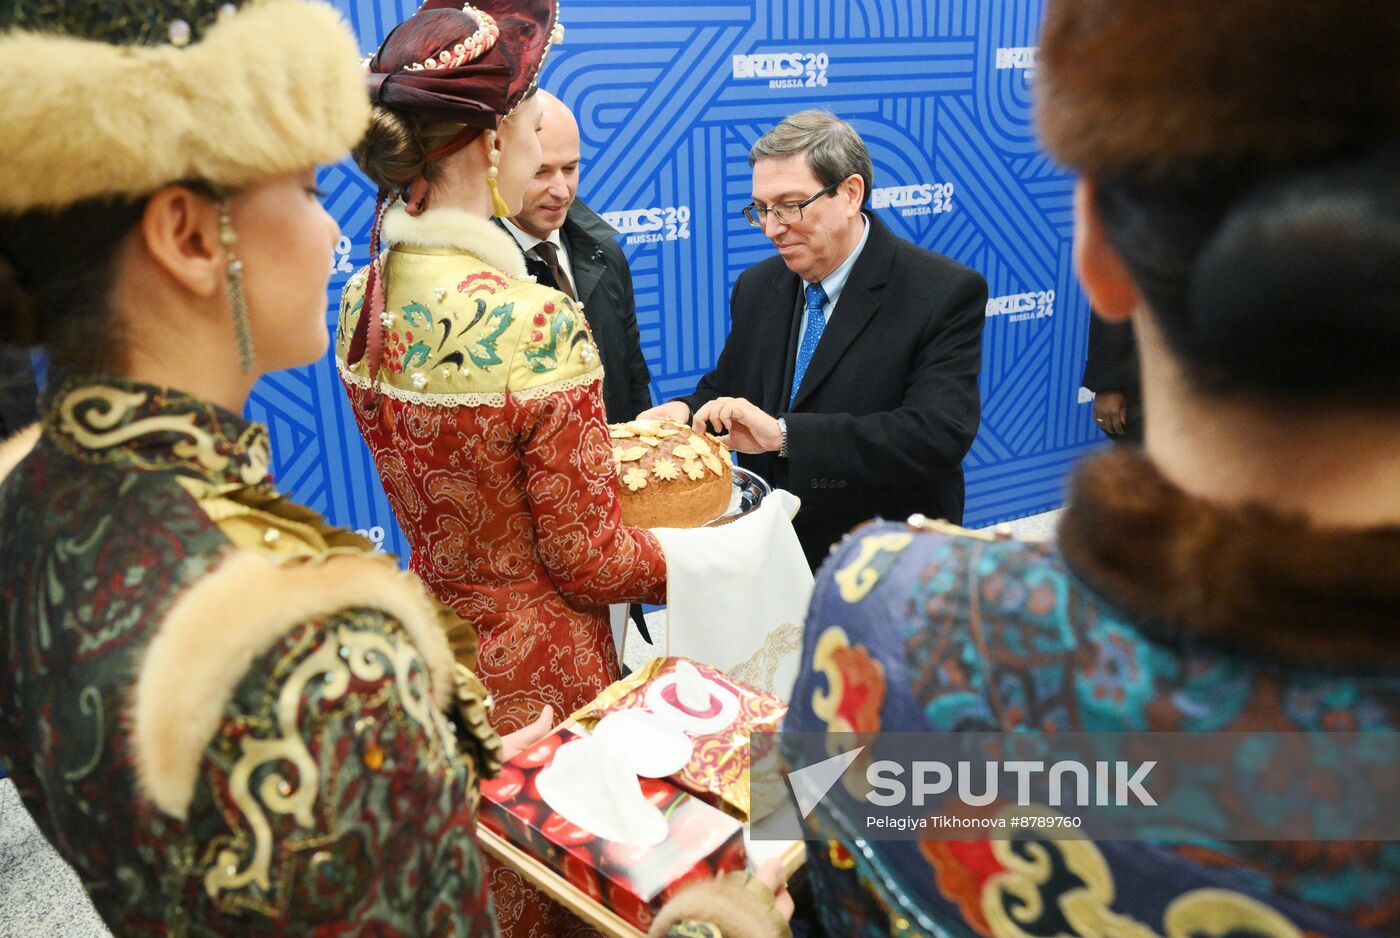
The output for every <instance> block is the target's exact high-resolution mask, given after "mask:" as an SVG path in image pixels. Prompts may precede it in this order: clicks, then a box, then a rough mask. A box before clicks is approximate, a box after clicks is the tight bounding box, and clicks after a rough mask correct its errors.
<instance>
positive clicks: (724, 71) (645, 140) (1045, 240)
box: [249, 0, 1101, 556]
mask: <svg viewBox="0 0 1400 938" xmlns="http://www.w3.org/2000/svg"><path fill="white" fill-rule="evenodd" d="M336 2H337V5H338V6H339V7H340V8H341V9H342V10H344V12H345V13H346V15H347V16H348V17H349V19H350V22H351V23H352V24H353V25H354V27H355V29H356V30H357V31H358V33H359V36H360V39H361V44H362V46H363V48H364V50H365V51H366V52H369V51H372V50H373V49H374V48H375V47H376V46H377V45H378V44H379V41H380V39H381V38H382V37H383V36H384V34H385V33H386V32H387V31H388V29H390V28H391V27H392V26H393V25H394V24H395V23H397V22H398V21H399V20H400V19H402V18H404V17H406V16H408V15H409V14H410V13H412V11H413V10H414V9H415V8H416V3H415V2H412V0H336ZM1042 2H1043V0H933V2H927V0H820V2H819V0H733V2H724V3H690V2H680V0H565V3H564V4H563V6H562V8H561V17H560V18H561V21H562V22H563V23H564V24H565V26H566V29H567V35H566V39H565V42H564V44H563V45H561V46H558V47H556V49H555V51H554V52H553V53H552V55H551V58H550V61H549V63H548V64H547V65H546V67H545V71H544V75H543V79H542V82H541V83H542V85H543V86H544V87H546V88H548V89H549V90H551V91H553V92H554V93H555V94H557V95H558V96H559V97H560V98H562V99H563V100H564V101H565V102H566V103H568V104H569V105H570V106H571V107H573V109H574V110H575V112H576V113H577V115H578V117H579V123H580V126H581V128H582V133H583V160H584V164H583V170H582V184H581V186H580V196H581V197H582V198H584V199H585V201H587V202H588V203H589V204H590V205H591V206H592V207H593V208H595V209H596V210H598V211H599V212H602V213H603V214H604V215H606V216H608V217H609V218H610V220H612V221H613V222H614V223H615V224H616V225H617V227H619V228H620V229H621V230H622V231H623V235H622V241H623V247H624V251H625V252H626V254H627V257H628V259H629V260H630V262H631V264H632V272H633V276H634V278H635V284H636V293H637V315H638V320H639V321H640V324H641V332H642V346H643V349H644V351H645V352H646V356H647V360H648V362H649V363H650V365H651V369H652V376H653V386H652V393H653V396H654V397H655V398H656V399H657V400H664V399H665V398H667V397H669V396H672V395H675V394H679V393H682V392H688V391H690V390H691V389H692V388H693V387H694V386H695V383H696V381H697V379H698V378H699V377H700V376H701V375H702V374H704V373H705V372H706V371H707V370H708V369H709V368H710V367H711V365H712V364H713V362H714V360H715V358H716V356H717V355H718V353H719V350H720V348H721V346H722V345H723V342H724V338H725V335H726V334H727V332H728V310H727V304H728V297H729V291H730V288H731V286H732V285H733V282H734V280H735V278H736V277H737V276H738V275H739V273H740V272H741V271H742V270H744V269H745V268H746V267H748V266H749V265H751V264H753V263H754V262H756V261H758V260H760V259H762V258H764V257H767V256H768V255H769V254H770V252H771V251H772V248H771V246H770V245H769V243H768V242H767V240H766V239H765V238H764V237H763V236H762V234H761V233H760V232H759V231H757V230H756V229H753V228H750V227H749V226H748V225H747V224H746V223H745V222H744V220H743V218H742V217H741V216H740V209H741V208H742V207H743V206H744V205H745V204H747V202H748V201H749V170H748V163H747V154H748V149H749V146H750V145H751V144H752V143H753V142H754V141H755V140H756V139H758V137H759V136H760V135H761V134H763V133H764V132H765V131H766V130H768V129H770V128H771V127H772V126H773V125H774V124H775V123H777V122H778V121H779V120H780V119H781V118H782V117H783V116H784V115H786V114H789V113H791V112H793V111H797V110H801V109H803V108H809V107H821V108H828V109H830V110H832V111H834V112H835V113H836V114H838V115H840V116H841V117H844V118H846V119H847V120H850V121H851V122H852V123H853V124H854V125H855V126H856V128H857V129H858V130H859V131H860V133H861V135H862V136H863V137H864V138H865V141H866V143H867V144H868V145H869V147H870V151H871V155H872V157H873V158H874V162H875V182H874V187H873V192H872V199H873V204H874V206H875V207H876V210H877V211H878V212H879V214H880V217H881V218H882V220H884V221H885V222H886V223H887V224H888V225H889V226H890V227H891V228H892V229H893V230H894V231H895V233H896V234H898V235H900V236H901V237H904V238H908V239H909V240H911V241H913V242H915V243H917V244H920V245H923V246H924V247H927V248H930V249H932V250H935V251H940V252H942V253H944V254H947V255H949V256H951V257H953V258H956V259H957V260H959V261H962V262H963V263H965V264H967V265H969V266H971V267H973V268H975V269H977V270H979V271H981V272H982V273H983V274H984V275H985V276H986V278H987V282H988V285H989V286H990V290H991V297H992V299H991V301H990V302H989V303H988V308H987V316H988V319H987V326H986V332H985V338H984V346H983V347H984V351H983V365H982V377H981V389H982V425H981V428H980V430H979V431H978V435H977V441H976V443H975V444H974V445H973V447H972V451H971V453H970V454H969V456H968V458H967V462H966V466H967V478H968V501H967V515H966V518H965V523H967V524H968V525H972V526H976V525H984V524H990V523H992V522H995V521H1001V520H1007V519H1010V518H1016V517H1020V516H1023V515H1027V514H1031V513H1034V512H1038V511H1044V510H1046V509H1050V508H1054V507H1058V505H1059V504H1060V502H1061V491H1062V486H1063V480H1064V476H1065V473H1066V471H1067V470H1068V468H1069V467H1070V465H1071V463H1072V462H1073V461H1074V460H1075V459H1076V458H1078V456H1080V455H1081V454H1082V451H1083V450H1084V449H1085V448H1086V447H1088V446H1090V445H1092V444H1094V443H1097V442H1098V441H1099V440H1100V439H1101V438H1100V437H1099V434H1098V431H1097V430H1096V429H1095V428H1094V426H1093V421H1092V417H1091V414H1090V407H1089V405H1088V403H1087V400H1088V398H1087V395H1086V394H1084V393H1083V392H1081V390H1080V377H1081V372H1082V369H1083V361H1084V352H1085V348H1086V344H1087V337H1088V307H1087V304H1086V301H1085V299H1084V297H1083V295H1082V294H1081V292H1080V289H1079V287H1078V285H1077V284H1076V283H1075V280H1074V276H1073V273H1072V270H1071V262H1070V247H1071V236H1072V230H1071V229H1072V222H1071V212H1070V191H1071V187H1072V179H1071V178H1070V177H1069V176H1067V175H1066V174H1065V173H1064V172H1063V171H1061V170H1060V169H1059V168H1057V167H1056V166H1054V165H1053V164H1052V163H1051V162H1050V161H1049V160H1048V159H1047V158H1046V156H1045V155H1044V154H1043V153H1041V152H1040V150H1039V149H1038V148H1037V146H1036V144H1035V140H1034V136H1033V132H1032V123H1031V88H1032V84H1033V82H1034V70H1035V49H1034V43H1035V37H1036V32H1037V29H1038V26H1039V22H1040V15H1041V6H1042ZM321 183H322V188H324V189H325V190H326V191H327V192H328V193H329V195H328V198H327V205H328V207H329V209H330V210H331V212H332V213H333V214H334V215H335V216H336V218H337V219H338V220H339V221H340V224H341V228H342V230H343V233H344V237H343V238H342V239H341V244H340V250H339V251H338V252H337V257H336V262H335V270H334V275H333V277H332V279H331V285H330V297H329V298H328V299H329V303H328V311H327V316H328V319H329V320H330V321H332V322H333V321H334V317H335V312H336V307H337V300H338V297H339V293H340V288H341V287H342V286H343V284H344V282H345V279H346V277H347V276H348V275H349V274H350V273H351V272H353V270H354V269H356V268H357V267H359V266H361V265H363V264H364V263H366V261H367V258H368V228H369V221H370V214H371V209H372V203H373V201H374V193H373V191H372V188H371V186H370V185H369V184H368V182H367V181H366V180H365V179H364V177H363V176H361V175H360V173H359V171H358V170H357V169H355V168H354V167H353V165H351V164H349V163H346V164H344V165H340V166H335V167H330V168H328V169H326V170H325V171H323V173H322V174H321ZM249 414H250V416H252V417H253V418H254V419H257V420H261V421H264V422H266V423H267V424H268V425H269V426H270V427H271V429H272V434H273V453H274V458H275V471H276V474H277V478H278V480H279V483H280V485H281V486H282V488H283V489H284V490H285V491H288V492H290V493H291V494H292V495H294V497H296V498H297V499H298V500H299V501H302V502H304V503H305V504H308V505H311V506H313V507H315V508H317V509H319V510H320V511H322V512H324V513H325V514H326V515H327V516H328V517H329V518H330V519H331V521H333V522H335V523H338V524H341V525H345V526H348V527H351V528H356V529H360V530H363V531H366V532H368V533H369V534H370V535H371V537H372V538H374V539H375V540H379V541H382V543H383V546H384V548H385V549H386V550H391V551H394V552H397V553H399V554H400V555H401V556H402V555H406V553H407V544H406V543H405V542H404V540H403V536H402V534H401V533H400V532H399V530H398V528H397V526H396V525H395V524H394V520H393V515H392V512H391V511H390V509H389V505H388V502H387V500H386V499H385V497H384V493H383V491H382V489H381V488H380V485H379V480H378V477H377V476H376V474H375V472H374V466H373V463H372V462H371V460H370V458H369V454H368V452H367V450H366V449H365V447H364V444H363V443H362V442H361V440H360V437H359V434H358V432H357V431H356V428H355V424H354V421H353V419H352V417H351V415H350V413H349V412H348V409H347V406H346V402H345V395H344V392H343V390H342V389H341V386H340V382H339V380H338V379H337V377H336V374H335V368H334V365H333V363H332V362H331V360H330V358H329V356H328V357H327V359H326V360H324V361H322V362H320V363H318V364H317V365H315V366H312V367H310V368H305V369H301V370H298V371H294V372H284V373H280V374H278V375H275V376H272V377H269V378H267V379H266V380H264V381H262V382H261V383H260V384H259V385H258V387H257V389H256V391H255V393H254V396H253V399H252V400H251V402H250V404H249Z"/></svg>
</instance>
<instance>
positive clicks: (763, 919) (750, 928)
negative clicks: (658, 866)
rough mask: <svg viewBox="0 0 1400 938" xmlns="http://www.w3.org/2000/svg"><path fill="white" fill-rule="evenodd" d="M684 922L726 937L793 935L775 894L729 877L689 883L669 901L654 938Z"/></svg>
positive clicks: (655, 926)
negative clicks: (702, 925) (777, 906)
mask: <svg viewBox="0 0 1400 938" xmlns="http://www.w3.org/2000/svg"><path fill="white" fill-rule="evenodd" d="M683 922H703V923H705V924H706V925H711V926H714V927H715V928H718V929H719V932H720V934H721V935H723V936H724V938H790V936H791V934H792V932H791V930H790V929H788V928H787V927H786V923H784V922H783V921H782V917H781V916H780V915H779V914H778V913H777V910H776V909H774V907H773V900H772V897H771V896H763V895H760V894H759V893H758V891H757V890H754V889H750V888H746V887H745V886H743V885H741V884H739V883H737V882H735V881H734V880H733V879H731V878H729V877H722V878H720V879H711V880H706V881H705V882H701V883H696V884H695V885H693V886H687V887H686V888H685V889H682V890H681V891H680V892H679V893H678V894H677V895H676V897H675V898H674V899H672V900H671V901H670V902H667V903H666V905H665V906H663V907H662V909H661V911H660V912H658V913H657V915H656V919H655V921H653V922H652V926H651V931H650V932H648V933H647V934H648V935H649V936H650V938H663V936H666V935H667V934H668V933H669V932H670V930H671V929H672V928H673V927H674V926H676V925H679V924H681V923H683Z"/></svg>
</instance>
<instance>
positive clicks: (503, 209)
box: [486, 130, 510, 218]
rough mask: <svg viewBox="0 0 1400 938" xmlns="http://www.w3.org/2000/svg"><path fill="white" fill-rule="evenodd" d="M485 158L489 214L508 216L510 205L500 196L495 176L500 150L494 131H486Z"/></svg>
mask: <svg viewBox="0 0 1400 938" xmlns="http://www.w3.org/2000/svg"><path fill="white" fill-rule="evenodd" d="M486 159H487V160H489V161H490V163H491V165H490V166H488V167H486V188H487V189H490V190H491V214H492V215H495V216H496V217H497V218H507V217H509V216H510V206H509V205H506V202H505V199H503V198H501V187H500V185H499V184H498V183H497V182H496V178H497V177H498V176H500V174H501V151H500V150H497V149H496V132H495V131H494V130H488V131H486Z"/></svg>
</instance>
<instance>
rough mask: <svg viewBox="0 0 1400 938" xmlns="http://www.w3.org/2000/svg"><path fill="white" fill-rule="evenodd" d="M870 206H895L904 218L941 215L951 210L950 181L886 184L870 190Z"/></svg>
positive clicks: (951, 193)
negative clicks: (904, 184) (902, 184)
mask: <svg viewBox="0 0 1400 938" xmlns="http://www.w3.org/2000/svg"><path fill="white" fill-rule="evenodd" d="M870 207H871V208H897V209H899V214H900V215H902V216H904V217H905V218H910V217H913V216H915V215H943V214H945V213H947V212H951V211H952V210H953V184H952V183H951V182H924V183H919V184H918V185H915V186H886V187H884V188H881V189H871V190H870Z"/></svg>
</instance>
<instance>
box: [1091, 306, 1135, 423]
mask: <svg viewBox="0 0 1400 938" xmlns="http://www.w3.org/2000/svg"><path fill="white" fill-rule="evenodd" d="M1084 386H1085V387H1086V388H1088V389H1089V390H1090V391H1093V392H1094V393H1095V394H1099V393H1102V392H1105V391H1121V392H1123V400H1124V402H1125V403H1126V404H1127V407H1128V426H1127V430H1126V432H1125V433H1124V434H1123V435H1122V436H1110V437H1109V439H1110V440H1113V441H1114V442H1115V443H1141V442H1142V378H1141V376H1140V374H1139V369H1138V354H1137V342H1136V341H1135V340H1134V338H1133V323H1132V321H1131V320H1128V321H1127V322H1107V321H1105V320H1103V319H1100V318H1099V317H1098V316H1097V315H1096V314H1095V313H1093V312H1091V313H1089V354H1088V357H1087V358H1086V359H1085V362H1084ZM1100 429H1102V428H1100ZM1105 435H1107V434H1105Z"/></svg>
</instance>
